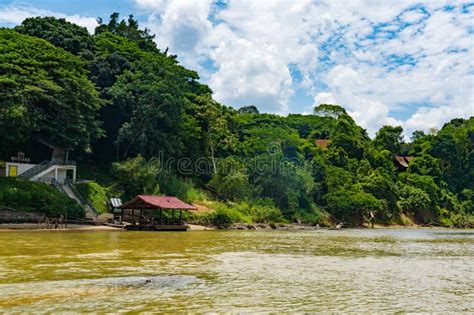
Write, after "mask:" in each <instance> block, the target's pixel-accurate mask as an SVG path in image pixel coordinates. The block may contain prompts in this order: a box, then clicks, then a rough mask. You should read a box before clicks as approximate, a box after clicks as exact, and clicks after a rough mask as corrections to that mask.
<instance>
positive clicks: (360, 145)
mask: <svg viewBox="0 0 474 315" xmlns="http://www.w3.org/2000/svg"><path fill="white" fill-rule="evenodd" d="M99 22H100V23H99V26H98V27H97V28H96V30H95V33H94V34H92V35H91V34H89V33H88V32H87V30H86V29H85V28H83V27H80V26H78V25H75V24H72V23H69V22H67V21H65V20H64V19H56V18H52V17H46V18H28V19H26V20H25V21H23V23H22V24H21V25H19V26H17V27H15V28H14V29H5V28H4V29H0V104H1V107H0V159H3V160H6V159H8V157H10V156H11V155H13V154H15V153H16V152H18V151H19V150H23V151H25V152H27V153H28V154H29V155H30V156H31V157H32V158H34V159H36V160H40V159H41V158H42V157H44V156H47V155H48V154H49V153H48V150H47V148H45V149H44V150H43V149H42V148H41V145H38V144H37V143H36V141H35V139H37V138H38V137H41V138H45V139H48V140H49V141H52V142H54V143H57V144H58V145H64V146H71V147H74V149H75V151H74V157H75V159H76V160H77V161H78V163H79V171H80V175H81V176H82V177H84V178H91V177H92V178H94V179H96V181H97V185H98V186H99V188H97V189H96V190H95V191H96V195H103V196H105V195H107V194H109V195H113V196H121V197H122V198H124V199H127V198H130V197H132V196H134V195H135V194H138V193H153V194H167V195H177V196H178V197H181V198H183V199H185V200H187V201H190V202H196V203H200V204H202V205H205V206H207V207H210V208H212V209H213V210H214V211H209V212H206V213H205V214H204V215H202V216H201V217H199V218H198V219H199V220H201V221H202V222H205V223H210V224H228V223H232V222H236V221H243V222H295V221H299V222H304V223H312V224H316V223H318V224H325V225H329V224H334V223H340V222H344V223H345V224H346V225H361V224H365V223H367V222H371V223H380V224H410V223H418V224H433V225H445V226H473V225H474V219H473V216H474V118H473V117H471V118H470V119H467V120H466V119H454V120H452V121H450V122H448V123H446V124H445V125H444V126H443V127H442V128H441V129H440V130H431V131H430V132H429V133H424V132H422V131H416V132H414V133H413V135H412V136H411V141H409V142H406V141H405V140H404V136H403V129H402V128H401V127H392V126H384V127H382V128H381V129H380V130H379V131H378V132H377V134H376V136H375V137H374V139H371V138H370V137H369V136H368V134H367V132H366V131H365V130H364V129H363V128H361V127H360V126H358V125H357V124H356V123H355V122H354V120H353V119H352V118H351V117H350V115H349V114H348V113H347V112H346V111H345V110H344V108H343V107H341V106H338V105H331V104H321V105H319V106H317V107H316V108H315V109H314V113H313V114H312V115H297V114H294V115H289V116H287V117H282V116H277V115H272V114H265V113H259V112H258V109H257V108H256V107H255V106H252V105H249V106H245V107H243V108H241V109H239V110H236V109H233V108H231V107H229V106H225V105H223V104H219V103H218V102H217V101H215V100H214V99H213V98H212V91H211V89H210V88H209V87H208V86H206V85H204V84H202V83H200V82H199V76H198V74H197V73H196V72H195V71H191V70H189V69H186V68H185V67H183V66H181V65H180V64H179V62H178V60H177V56H174V55H170V54H169V53H168V51H167V50H166V51H161V50H159V49H158V48H157V47H156V45H155V43H154V36H153V35H152V34H150V33H149V31H148V30H146V29H145V30H142V29H140V28H139V26H138V23H137V21H136V20H135V19H134V18H133V16H130V17H129V18H128V19H126V20H121V19H120V18H119V15H118V14H113V15H112V16H111V17H110V20H109V21H108V22H104V21H103V20H100V19H99ZM321 139H325V140H329V141H320V142H319V143H323V144H322V145H321V144H319V145H318V144H316V140H321ZM396 156H410V157H414V159H412V160H411V161H410V162H409V165H408V168H406V169H403V168H400V167H397V163H396V161H395V157H396ZM102 186H103V187H104V188H103V189H102V188H101V187H102ZM82 189H84V188H82ZM98 191H100V194H99V193H97V192H98ZM104 191H105V192H104ZM0 193H1V192H0ZM0 198H1V196H0Z"/></svg>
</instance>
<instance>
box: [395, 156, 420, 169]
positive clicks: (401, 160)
mask: <svg viewBox="0 0 474 315" xmlns="http://www.w3.org/2000/svg"><path fill="white" fill-rule="evenodd" d="M394 158H395V161H397V162H398V164H399V165H401V166H403V167H405V168H406V167H408V164H410V162H411V161H412V160H413V159H414V158H415V157H413V156H400V155H395V157H394Z"/></svg>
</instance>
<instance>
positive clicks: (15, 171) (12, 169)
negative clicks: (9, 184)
mask: <svg viewBox="0 0 474 315" xmlns="http://www.w3.org/2000/svg"><path fill="white" fill-rule="evenodd" d="M17 174H18V166H13V165H10V166H9V167H8V176H10V177H16V176H17Z"/></svg>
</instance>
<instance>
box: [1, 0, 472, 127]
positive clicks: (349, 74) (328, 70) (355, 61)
mask: <svg viewBox="0 0 474 315" xmlns="http://www.w3.org/2000/svg"><path fill="white" fill-rule="evenodd" d="M112 12H119V13H121V15H122V16H123V17H126V16H127V15H128V14H134V16H135V17H136V18H137V19H138V20H139V21H140V23H141V25H142V26H146V27H148V28H149V29H151V30H152V31H153V32H154V33H156V35H157V36H156V41H157V45H158V46H159V47H160V48H162V49H164V48H166V47H169V49H170V51H171V53H173V54H177V55H178V59H179V60H180V62H181V63H182V64H184V65H185V66H187V67H189V68H192V69H195V70H197V71H198V72H199V73H200V75H201V78H202V81H203V82H205V83H207V84H209V85H210V86H211V88H212V89H213V91H214V97H215V98H216V99H217V100H219V101H220V102H223V103H225V104H228V105H232V106H234V107H240V106H242V105H248V104H255V105H257V106H258V107H259V108H260V109H261V110H262V111H266V112H273V113H279V114H287V113H310V112H311V111H312V108H313V106H315V105H317V104H320V103H324V102H327V103H337V104H341V105H343V106H345V107H346V109H347V110H348V111H349V112H350V113H351V114H352V115H353V117H354V118H355V120H356V121H357V122H358V123H359V124H361V125H362V126H363V127H364V128H366V129H367V130H368V131H369V133H370V134H372V135H373V134H374V132H375V131H376V130H377V129H378V128H379V127H380V126H382V125H385V124H392V125H402V126H403V127H404V128H405V129H406V130H407V133H408V134H410V133H411V132H412V131H413V130H416V129H424V130H428V129H429V128H432V127H438V128H439V127H441V126H442V124H443V123H444V122H446V121H448V120H449V119H451V118H454V117H469V116H472V115H474V54H473V49H474V36H473V35H474V34H473V33H474V22H473V21H474V2H472V1H462V0H459V1H443V0H437V1H421V2H417V1H408V0H397V1H384V2H382V1H373V0H352V1H329V0H318V1H314V0H295V1H290V0H285V1H278V0H275V1H249V0H241V1H233V0H219V1H212V0H175V1H170V0H123V1H103V0H96V1H91V0H82V1H76V0H72V1H57V0H43V1H28V0H26V1H11V0H0V25H1V26H8V27H11V26H14V25H16V24H18V23H21V21H22V20H23V19H24V18H25V17H28V16H37V15H42V16H44V15H54V16H57V17H64V18H66V19H68V20H70V21H72V22H75V23H77V24H80V25H83V26H85V27H87V28H88V29H89V30H91V31H92V30H93V28H94V26H95V18H96V17H98V16H101V17H103V18H107V17H108V16H109V15H110V13H112Z"/></svg>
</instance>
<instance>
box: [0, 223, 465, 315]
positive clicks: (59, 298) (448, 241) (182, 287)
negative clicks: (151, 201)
mask: <svg viewBox="0 0 474 315" xmlns="http://www.w3.org/2000/svg"><path fill="white" fill-rule="evenodd" d="M473 284H474V231H472V230H447V229H404V230H398V229H377V230H368V229H365V230H364V229H354V230H351V229H347V230H341V231H328V230H317V231H193V232H119V231H88V232H85V231H81V232H79V231H65V232H59V231H37V232H25V231H22V232H1V233H0V313H5V312H27V313H46V312H79V311H81V312H92V311H94V312H117V311H128V312H143V311H150V312H252V313H253V312H276V313H279V312H311V311H336V312H338V311H339V312H375V311H378V312H382V311H385V312H399V311H401V312H405V311H407V312H446V311H451V312H460V311H464V312H469V311H474V286H473Z"/></svg>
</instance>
